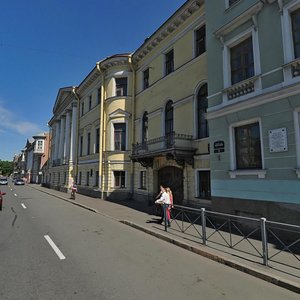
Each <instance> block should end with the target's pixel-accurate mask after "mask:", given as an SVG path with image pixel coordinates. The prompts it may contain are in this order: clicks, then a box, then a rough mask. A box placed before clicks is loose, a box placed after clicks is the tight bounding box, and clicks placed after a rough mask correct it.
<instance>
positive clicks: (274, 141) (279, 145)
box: [269, 128, 288, 152]
mask: <svg viewBox="0 0 300 300" xmlns="http://www.w3.org/2000/svg"><path fill="white" fill-rule="evenodd" d="M269 148H270V152H285V151H288V143H287V131H286V128H277V129H272V130H269Z"/></svg>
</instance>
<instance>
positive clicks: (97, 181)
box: [95, 171, 99, 186]
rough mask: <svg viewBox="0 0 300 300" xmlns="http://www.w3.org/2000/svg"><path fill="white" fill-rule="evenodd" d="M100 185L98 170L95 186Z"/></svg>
mask: <svg viewBox="0 0 300 300" xmlns="http://www.w3.org/2000/svg"><path fill="white" fill-rule="evenodd" d="M98 185H99V171H96V176H95V186H98Z"/></svg>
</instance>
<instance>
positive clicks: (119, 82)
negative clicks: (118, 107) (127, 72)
mask: <svg viewBox="0 0 300 300" xmlns="http://www.w3.org/2000/svg"><path fill="white" fill-rule="evenodd" d="M116 96H127V77H123V78H116Z"/></svg>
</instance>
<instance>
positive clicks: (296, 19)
mask: <svg viewBox="0 0 300 300" xmlns="http://www.w3.org/2000/svg"><path fill="white" fill-rule="evenodd" d="M291 19H292V32H293V44H294V55H295V58H298V57H300V8H299V9H297V10H296V11H294V12H292V13H291Z"/></svg>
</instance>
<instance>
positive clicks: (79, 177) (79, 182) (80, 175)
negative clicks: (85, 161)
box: [78, 172, 82, 185]
mask: <svg viewBox="0 0 300 300" xmlns="http://www.w3.org/2000/svg"><path fill="white" fill-rule="evenodd" d="M81 178H82V174H81V172H79V175H78V184H79V185H81Z"/></svg>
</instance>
